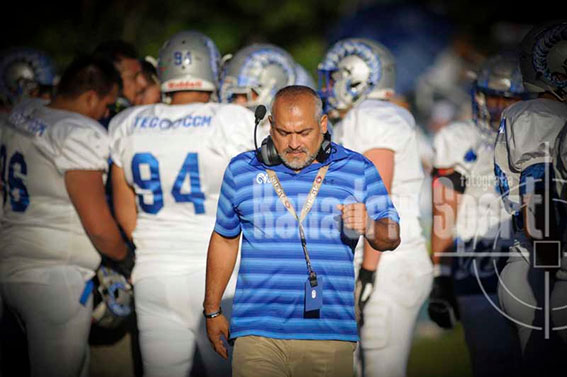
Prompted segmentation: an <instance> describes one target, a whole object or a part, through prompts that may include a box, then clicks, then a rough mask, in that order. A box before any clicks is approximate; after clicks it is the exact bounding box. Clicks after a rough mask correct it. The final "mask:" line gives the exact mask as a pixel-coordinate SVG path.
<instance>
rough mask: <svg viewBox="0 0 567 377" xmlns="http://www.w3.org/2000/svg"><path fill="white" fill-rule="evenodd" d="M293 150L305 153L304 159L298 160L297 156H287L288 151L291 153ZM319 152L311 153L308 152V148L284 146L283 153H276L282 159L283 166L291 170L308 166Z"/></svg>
mask: <svg viewBox="0 0 567 377" xmlns="http://www.w3.org/2000/svg"><path fill="white" fill-rule="evenodd" d="M293 152H296V153H297V152H301V153H303V154H305V156H307V157H306V158H305V159H304V160H298V159H297V158H295V159H293V158H288V154H289V153H293ZM318 153H319V151H317V152H315V153H313V154H309V150H308V149H307V148H298V149H291V148H286V149H285V150H284V151H283V153H278V154H279V155H280V158H281V159H282V162H283V164H284V165H285V166H287V167H288V168H290V169H292V170H301V169H303V168H305V167H306V166H309V165H311V164H312V163H313V161H315V160H316V159H317V154H318Z"/></svg>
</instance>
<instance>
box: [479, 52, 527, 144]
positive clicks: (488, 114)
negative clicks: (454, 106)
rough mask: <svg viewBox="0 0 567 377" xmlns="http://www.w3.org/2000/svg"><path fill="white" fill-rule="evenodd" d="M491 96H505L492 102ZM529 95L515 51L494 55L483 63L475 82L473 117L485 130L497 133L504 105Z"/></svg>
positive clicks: (489, 132)
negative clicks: (496, 101) (492, 103)
mask: <svg viewBox="0 0 567 377" xmlns="http://www.w3.org/2000/svg"><path fill="white" fill-rule="evenodd" d="M488 97H501V98H500V100H499V101H498V103H497V104H494V105H491V104H490V103H489V102H491V101H489V98H488ZM527 97H528V93H527V91H526V90H525V88H524V84H523V82H522V73H521V72H520V62H519V60H518V57H517V56H516V55H512V54H499V55H495V56H491V57H489V58H488V59H486V60H485V61H484V62H483V63H482V64H481V66H480V68H479V70H478V72H477V73H476V77H475V81H474V83H473V88H472V110H473V120H474V121H475V124H476V125H477V126H478V127H480V129H481V130H482V131H485V132H488V134H491V133H493V132H496V131H497V130H498V127H499V125H500V116H501V114H502V111H503V110H504V108H505V107H507V106H508V105H510V104H511V103H512V102H513V101H514V100H522V99H526V98H527Z"/></svg>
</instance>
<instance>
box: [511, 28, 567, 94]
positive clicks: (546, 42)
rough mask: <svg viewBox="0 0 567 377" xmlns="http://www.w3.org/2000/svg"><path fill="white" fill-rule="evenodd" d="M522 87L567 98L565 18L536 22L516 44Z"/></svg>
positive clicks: (534, 91) (566, 36)
mask: <svg viewBox="0 0 567 377" xmlns="http://www.w3.org/2000/svg"><path fill="white" fill-rule="evenodd" d="M520 69H521V70H522V76H523V79H524V85H525V87H526V89H527V90H528V91H530V92H533V93H542V92H550V93H553V95H555V96H556V97H557V98H558V99H559V100H561V101H563V102H565V101H567V20H562V21H553V22H548V23H544V24H541V25H536V26H535V27H534V28H532V29H531V30H530V31H529V32H528V34H527V35H526V36H525V37H524V39H523V40H522V42H521V43H520Z"/></svg>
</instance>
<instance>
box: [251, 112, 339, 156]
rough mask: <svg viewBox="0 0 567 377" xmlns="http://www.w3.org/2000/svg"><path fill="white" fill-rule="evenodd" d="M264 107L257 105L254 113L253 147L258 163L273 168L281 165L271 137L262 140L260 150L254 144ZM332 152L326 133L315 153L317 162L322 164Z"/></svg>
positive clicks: (328, 135) (328, 136) (329, 139)
mask: <svg viewBox="0 0 567 377" xmlns="http://www.w3.org/2000/svg"><path fill="white" fill-rule="evenodd" d="M266 112H267V111H266V106H264V105H259V106H258V107H256V111H255V112H254V118H255V120H254V146H255V147H256V158H257V159H258V161H260V162H261V163H263V164H264V165H267V166H274V165H279V164H281V163H282V160H281V158H280V155H279V154H278V151H277V150H276V147H275V146H274V142H273V140H272V137H271V136H269V135H268V136H267V137H266V138H265V139H264V140H262V145H261V146H260V149H258V143H257V142H256V131H257V129H258V124H259V123H260V121H261V120H262V119H264V117H265V116H266ZM331 152H332V144H331V134H330V133H329V132H328V131H327V132H325V134H324V135H323V142H322V143H321V148H320V149H319V152H318V153H317V161H319V162H324V161H326V160H327V158H329V156H330V155H331Z"/></svg>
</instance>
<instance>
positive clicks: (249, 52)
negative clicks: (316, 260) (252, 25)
mask: <svg viewBox="0 0 567 377" xmlns="http://www.w3.org/2000/svg"><path fill="white" fill-rule="evenodd" d="M295 66H296V64H295V62H294V60H293V58H292V57H291V55H289V54H288V53H287V52H286V51H285V50H283V49H281V48H279V47H277V46H274V45H272V44H266V43H264V44H253V45H250V46H247V47H244V48H243V49H241V50H239V51H237V52H236V54H234V56H233V57H232V58H231V59H230V60H229V61H228V62H227V63H226V64H225V66H224V69H223V75H222V83H221V89H220V97H221V102H227V103H228V102H233V101H234V98H235V96H236V95H238V94H242V95H246V103H245V106H246V107H248V108H254V107H256V106H258V105H265V106H269V105H270V103H271V101H272V99H273V98H274V96H275V94H276V92H277V91H278V90H280V89H281V88H283V87H285V86H288V85H293V84H295V80H296V75H297V73H296V67H295Z"/></svg>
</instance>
